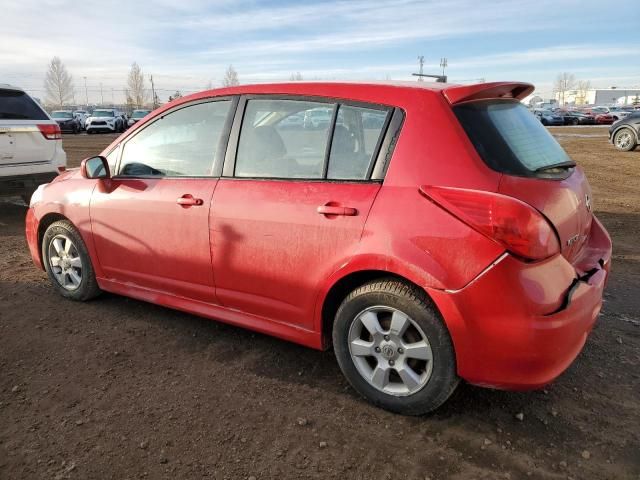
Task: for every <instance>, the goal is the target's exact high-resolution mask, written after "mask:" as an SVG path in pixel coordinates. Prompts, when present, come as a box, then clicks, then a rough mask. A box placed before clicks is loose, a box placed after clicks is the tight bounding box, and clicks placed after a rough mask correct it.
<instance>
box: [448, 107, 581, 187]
mask: <svg viewBox="0 0 640 480" xmlns="http://www.w3.org/2000/svg"><path fill="white" fill-rule="evenodd" d="M453 111H454V112H455V114H456V116H457V117H458V121H459V122H460V123H461V125H462V127H463V128H464V130H465V131H466V132H467V136H468V137H469V139H470V140H471V142H472V143H473V145H474V146H475V147H476V150H477V151H478V154H479V155H480V156H481V157H482V159H483V160H484V161H485V163H486V164H487V165H488V166H489V167H490V168H492V169H493V170H496V171H498V172H502V173H507V174H511V175H526V176H530V175H532V174H534V173H535V172H536V171H539V170H541V169H544V168H545V167H550V166H551V165H559V164H564V163H567V162H571V159H570V158H569V156H568V155H567V154H566V153H565V151H564V150H563V149H562V147H561V146H560V145H559V144H558V142H556V140H555V139H554V138H553V137H552V136H551V135H550V134H549V132H548V131H547V129H546V128H545V127H544V126H543V125H542V124H541V123H540V120H538V119H537V118H536V117H535V116H534V115H532V114H531V113H530V112H529V110H527V108H526V107H525V106H524V105H522V104H521V103H520V102H517V101H512V100H504V101H503V100H491V101H482V102H473V103H465V104H462V105H458V106H456V107H454V108H453Z"/></svg>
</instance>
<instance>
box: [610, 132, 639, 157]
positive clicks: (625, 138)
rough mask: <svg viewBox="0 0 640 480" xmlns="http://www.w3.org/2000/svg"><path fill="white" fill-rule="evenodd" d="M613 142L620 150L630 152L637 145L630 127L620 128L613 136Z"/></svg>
mask: <svg viewBox="0 0 640 480" xmlns="http://www.w3.org/2000/svg"><path fill="white" fill-rule="evenodd" d="M613 144H614V145H615V147H616V148H617V149H618V150H620V151H622V152H630V151H631V150H633V149H635V148H636V147H637V146H638V142H637V141H636V136H635V134H634V133H633V131H632V130H631V129H630V128H621V129H620V130H618V131H617V132H616V133H615V135H614V136H613Z"/></svg>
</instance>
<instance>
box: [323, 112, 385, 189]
mask: <svg viewBox="0 0 640 480" xmlns="http://www.w3.org/2000/svg"><path fill="white" fill-rule="evenodd" d="M387 115H388V112H387V111H386V110H373V109H370V108H362V107H352V106H348V105H340V109H339V110H338V117H337V119H336V127H335V130H334V132H333V139H332V141H331V154H330V155H329V170H328V172H327V178H329V179H332V180H364V179H366V178H367V175H368V172H369V167H370V165H371V162H372V160H373V154H374V153H375V151H376V149H377V146H378V142H379V140H380V138H381V133H382V130H383V129H384V126H385V124H386V120H387Z"/></svg>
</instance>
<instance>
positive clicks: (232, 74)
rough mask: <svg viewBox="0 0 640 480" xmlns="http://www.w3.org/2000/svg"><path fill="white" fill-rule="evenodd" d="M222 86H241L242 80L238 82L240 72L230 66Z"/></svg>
mask: <svg viewBox="0 0 640 480" xmlns="http://www.w3.org/2000/svg"><path fill="white" fill-rule="evenodd" d="M222 85H223V86H225V87H233V86H234V85H240V80H238V72H236V69H235V68H233V65H229V68H227V71H226V72H225V74H224V78H223V79H222Z"/></svg>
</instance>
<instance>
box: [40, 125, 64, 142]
mask: <svg viewBox="0 0 640 480" xmlns="http://www.w3.org/2000/svg"><path fill="white" fill-rule="evenodd" d="M38 130H40V133H41V134H42V136H43V137H44V138H46V139H47V140H61V139H62V131H61V130H60V125H58V124H55V125H50V124H46V125H38Z"/></svg>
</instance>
